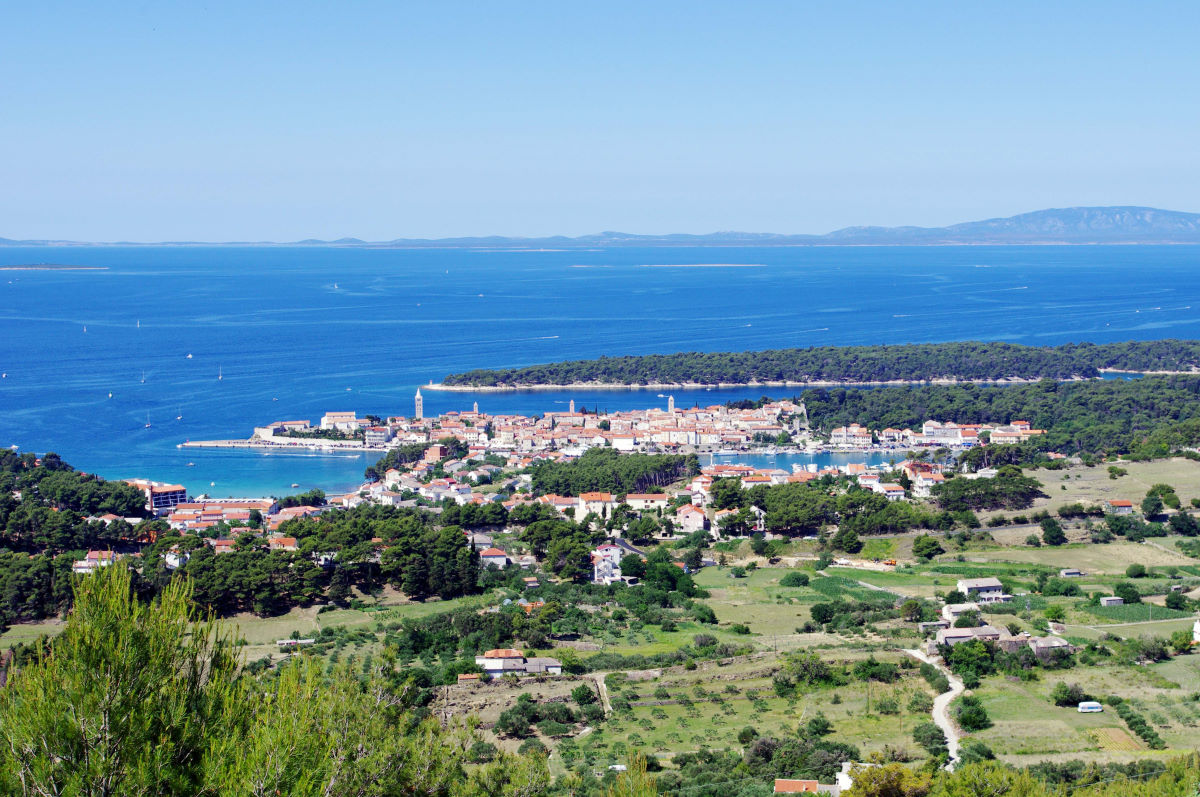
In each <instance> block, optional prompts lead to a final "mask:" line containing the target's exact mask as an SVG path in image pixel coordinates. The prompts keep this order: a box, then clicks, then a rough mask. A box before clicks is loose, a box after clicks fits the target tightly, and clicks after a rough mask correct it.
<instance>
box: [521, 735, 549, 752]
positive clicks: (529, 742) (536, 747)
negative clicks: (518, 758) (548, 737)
mask: <svg viewBox="0 0 1200 797" xmlns="http://www.w3.org/2000/svg"><path fill="white" fill-rule="evenodd" d="M517 754H518V755H540V756H547V755H550V751H549V750H547V749H546V745H544V744H542V743H541V742H539V741H538V740H537V739H526V740H525V741H523V742H521V746H520V747H518V748H517Z"/></svg>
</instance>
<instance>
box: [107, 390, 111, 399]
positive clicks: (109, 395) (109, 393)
mask: <svg viewBox="0 0 1200 797" xmlns="http://www.w3.org/2000/svg"><path fill="white" fill-rule="evenodd" d="M108 397H109V398H112V391H111V390H110V391H108Z"/></svg>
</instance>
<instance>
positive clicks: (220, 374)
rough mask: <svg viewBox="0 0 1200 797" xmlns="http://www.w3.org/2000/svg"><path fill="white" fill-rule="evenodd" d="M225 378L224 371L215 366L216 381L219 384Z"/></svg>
mask: <svg viewBox="0 0 1200 797" xmlns="http://www.w3.org/2000/svg"><path fill="white" fill-rule="evenodd" d="M224 378H225V371H224V369H223V368H222V367H221V366H219V365H218V366H217V381H218V382H220V381H221V380H222V379H224Z"/></svg>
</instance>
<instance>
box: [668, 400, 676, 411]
mask: <svg viewBox="0 0 1200 797" xmlns="http://www.w3.org/2000/svg"><path fill="white" fill-rule="evenodd" d="M674 411H675V397H674V396H667V412H674Z"/></svg>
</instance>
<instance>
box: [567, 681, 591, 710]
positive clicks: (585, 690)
mask: <svg viewBox="0 0 1200 797" xmlns="http://www.w3.org/2000/svg"><path fill="white" fill-rule="evenodd" d="M571 699H572V700H574V701H575V702H576V703H578V704H579V705H581V706H586V705H589V704H591V703H595V702H596V693H595V692H593V691H592V688H591V687H590V686H588V685H587V684H580V685H579V686H577V687H575V688H574V689H572V690H571Z"/></svg>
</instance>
